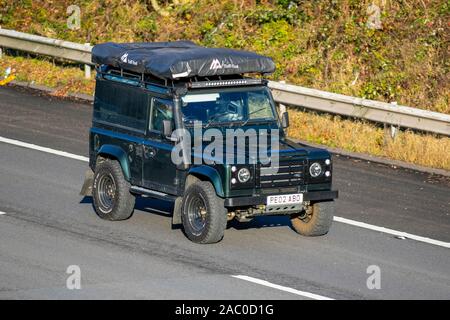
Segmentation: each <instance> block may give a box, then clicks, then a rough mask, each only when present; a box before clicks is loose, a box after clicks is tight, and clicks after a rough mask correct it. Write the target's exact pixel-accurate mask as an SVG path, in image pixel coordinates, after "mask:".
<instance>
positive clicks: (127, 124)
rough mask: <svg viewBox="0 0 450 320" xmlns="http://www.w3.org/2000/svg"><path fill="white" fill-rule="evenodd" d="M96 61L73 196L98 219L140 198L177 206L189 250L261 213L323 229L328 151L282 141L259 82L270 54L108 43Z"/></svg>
mask: <svg viewBox="0 0 450 320" xmlns="http://www.w3.org/2000/svg"><path fill="white" fill-rule="evenodd" d="M92 60H93V62H94V63H95V64H96V69H97V79H96V89H95V100H94V112H93V121H92V128H91V130H90V143H89V146H90V149H89V166H90V168H91V170H92V171H89V172H88V174H87V175H86V179H85V183H84V185H83V188H82V191H81V194H82V195H92V197H93V204H94V208H95V211H96V212H97V214H98V215H99V216H100V217H101V218H103V219H108V220H124V219H127V218H129V217H130V216H131V215H132V213H133V210H134V205H135V198H136V196H147V197H152V198H158V199H164V200H168V201H173V202H174V212H173V223H174V224H182V225H183V229H184V232H185V234H186V236H187V237H188V238H189V239H190V240H192V241H194V242H197V243H214V242H218V241H220V240H221V239H222V238H223V235H224V231H225V229H226V225H227V221H229V220H231V219H237V220H238V221H241V222H242V221H249V220H251V219H252V218H254V217H256V216H261V215H289V216H290V217H291V221H292V226H293V228H294V229H295V231H297V232H298V233H299V234H302V235H305V236H319V235H323V234H326V233H327V232H328V230H329V228H330V226H331V223H332V220H333V211H334V205H333V200H334V199H335V198H337V196H338V192H337V191H334V190H332V185H331V180H332V175H333V174H332V163H331V155H330V154H329V152H327V151H326V150H323V149H317V148H311V147H307V146H304V145H301V144H298V143H295V142H293V141H291V140H289V139H288V138H287V137H286V135H285V129H286V128H287V127H288V125H289V120H288V115H287V113H283V114H282V115H280V116H279V115H278V112H277V109H276V106H275V104H274V101H273V98H272V95H271V92H270V90H269V89H268V87H267V83H268V82H267V80H265V79H264V77H263V76H264V75H265V74H270V73H272V72H273V71H274V70H275V65H274V63H273V61H272V59H270V58H268V57H264V56H260V55H257V54H255V53H252V52H246V51H237V50H229V49H213V48H204V47H200V46H197V45H195V44H194V43H192V42H189V41H176V42H159V43H129V44H117V43H104V44H100V45H97V46H95V47H94V48H93V52H92ZM251 74H253V75H256V76H254V77H253V78H250V77H248V75H251ZM244 75H246V76H244Z"/></svg>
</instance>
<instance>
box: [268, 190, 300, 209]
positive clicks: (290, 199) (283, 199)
mask: <svg viewBox="0 0 450 320" xmlns="http://www.w3.org/2000/svg"><path fill="white" fill-rule="evenodd" d="M302 202H303V194H302V193H295V194H283V195H277V196H268V197H267V205H268V206H280V205H284V204H299V203H302Z"/></svg>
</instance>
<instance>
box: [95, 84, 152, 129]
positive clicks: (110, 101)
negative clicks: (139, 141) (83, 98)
mask: <svg viewBox="0 0 450 320" xmlns="http://www.w3.org/2000/svg"><path fill="white" fill-rule="evenodd" d="M148 103H149V96H148V93H146V92H145V91H143V90H142V89H141V88H136V87H132V86H129V85H127V84H120V83H114V82H111V81H97V84H96V89H95V102H94V120H97V121H103V122H107V123H108V124H113V125H119V126H122V127H127V128H130V129H135V130H138V131H145V126H146V119H147V107H148Z"/></svg>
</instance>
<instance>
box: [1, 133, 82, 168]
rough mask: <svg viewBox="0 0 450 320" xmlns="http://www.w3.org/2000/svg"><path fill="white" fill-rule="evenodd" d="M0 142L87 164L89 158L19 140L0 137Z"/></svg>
mask: <svg viewBox="0 0 450 320" xmlns="http://www.w3.org/2000/svg"><path fill="white" fill-rule="evenodd" d="M0 142H4V143H8V144H12V145H15V146H19V147H23V148H28V149H33V150H37V151H42V152H46V153H51V154H55V155H57V156H61V157H66V158H71V159H75V160H80V161H85V162H89V158H87V157H83V156H79V155H76V154H73V153H69V152H65V151H59V150H55V149H51V148H46V147H41V146H38V145H35V144H31V143H26V142H22V141H19V140H13V139H8V138H4V137H0Z"/></svg>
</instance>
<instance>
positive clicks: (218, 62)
mask: <svg viewBox="0 0 450 320" xmlns="http://www.w3.org/2000/svg"><path fill="white" fill-rule="evenodd" d="M92 62H93V63H95V64H99V65H109V66H112V67H114V68H120V69H125V70H129V71H132V72H136V73H140V74H151V75H153V76H156V77H158V78H162V79H170V80H177V79H182V78H190V77H197V76H199V77H208V76H226V75H241V74H245V73H259V74H269V73H272V72H274V71H275V64H274V62H273V60H272V59H271V58H269V57H265V56H261V55H258V54H256V53H253V52H249V51H241V50H232V49H222V48H206V47H202V46H198V45H196V44H195V43H193V42H191V41H174V42H149V43H113V42H107V43H102V44H98V45H96V46H94V48H93V49H92Z"/></svg>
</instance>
